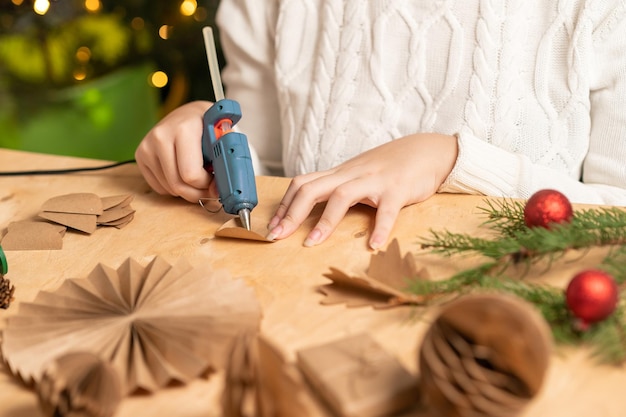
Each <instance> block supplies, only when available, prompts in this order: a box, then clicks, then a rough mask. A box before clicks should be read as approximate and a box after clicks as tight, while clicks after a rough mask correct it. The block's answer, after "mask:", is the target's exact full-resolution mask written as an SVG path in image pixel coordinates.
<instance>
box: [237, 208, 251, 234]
mask: <svg viewBox="0 0 626 417" xmlns="http://www.w3.org/2000/svg"><path fill="white" fill-rule="evenodd" d="M239 220H241V224H242V225H243V227H245V228H246V230H248V231H249V230H250V210H249V209H247V208H245V209H241V210H239Z"/></svg>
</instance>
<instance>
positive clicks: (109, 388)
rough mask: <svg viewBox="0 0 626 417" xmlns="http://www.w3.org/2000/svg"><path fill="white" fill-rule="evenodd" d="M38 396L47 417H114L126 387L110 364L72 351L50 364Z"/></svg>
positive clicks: (96, 357) (39, 387)
mask: <svg viewBox="0 0 626 417" xmlns="http://www.w3.org/2000/svg"><path fill="white" fill-rule="evenodd" d="M37 396H38V398H39V405H40V408H41V411H42V413H43V415H44V416H45V417H111V416H113V415H114V414H115V411H116V410H117V407H118V405H119V403H120V401H121V400H122V384H121V382H120V378H119V376H118V373H117V371H116V370H115V368H113V366H112V365H111V364H110V363H108V362H106V361H104V360H102V359H101V358H100V357H98V356H97V355H95V354H93V353H89V352H71V353H66V354H64V355H61V356H60V357H59V358H57V359H55V360H53V361H52V362H51V363H50V364H48V366H47V367H46V369H45V371H44V373H43V376H42V379H41V381H40V382H39V384H38V385H37Z"/></svg>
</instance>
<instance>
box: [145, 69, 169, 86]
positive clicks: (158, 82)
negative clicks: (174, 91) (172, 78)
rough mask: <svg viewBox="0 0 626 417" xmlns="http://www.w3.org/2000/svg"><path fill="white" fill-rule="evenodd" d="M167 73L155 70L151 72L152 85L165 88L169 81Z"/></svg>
mask: <svg viewBox="0 0 626 417" xmlns="http://www.w3.org/2000/svg"><path fill="white" fill-rule="evenodd" d="M168 81H169V80H168V77H167V74H166V73H165V72H163V71H155V72H153V73H152V74H150V85H152V86H153V87H156V88H163V87H165V86H166V85H167V83H168Z"/></svg>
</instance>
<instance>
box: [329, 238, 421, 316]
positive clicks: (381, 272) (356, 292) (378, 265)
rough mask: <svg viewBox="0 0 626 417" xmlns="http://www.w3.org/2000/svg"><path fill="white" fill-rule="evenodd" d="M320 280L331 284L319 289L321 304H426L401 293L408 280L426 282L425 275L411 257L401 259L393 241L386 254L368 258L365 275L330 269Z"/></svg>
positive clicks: (384, 306) (408, 294)
mask: <svg viewBox="0 0 626 417" xmlns="http://www.w3.org/2000/svg"><path fill="white" fill-rule="evenodd" d="M324 276H325V277H326V278H329V279H330V280H331V281H332V283H330V284H326V285H323V286H321V287H320V288H319V291H320V292H321V293H323V294H324V295H325V297H324V299H323V300H322V304H339V303H344V304H346V305H347V306H348V307H361V306H373V307H375V308H389V307H393V306H397V305H403V304H421V303H424V302H425V301H426V297H424V296H417V295H413V294H410V293H409V292H408V291H405V290H406V289H407V286H408V284H409V280H410V279H415V278H422V279H427V278H428V272H427V271H426V269H425V268H422V269H418V267H417V265H416V263H415V259H414V258H413V256H412V255H411V254H406V255H405V256H404V257H403V256H402V253H401V252H400V244H399V243H398V240H397V239H394V240H393V241H392V242H391V243H390V244H389V247H388V248H387V250H386V251H379V252H378V253H376V254H374V255H372V257H371V258H370V264H369V267H368V269H367V273H366V274H361V275H358V276H352V275H348V274H347V273H345V272H343V271H341V270H339V269H337V268H333V267H331V268H330V272H328V273H326V274H324Z"/></svg>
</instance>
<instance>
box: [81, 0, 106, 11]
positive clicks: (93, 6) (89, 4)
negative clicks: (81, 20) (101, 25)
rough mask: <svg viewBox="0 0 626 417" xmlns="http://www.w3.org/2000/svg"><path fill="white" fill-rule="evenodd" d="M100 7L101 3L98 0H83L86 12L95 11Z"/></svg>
mask: <svg viewBox="0 0 626 417" xmlns="http://www.w3.org/2000/svg"><path fill="white" fill-rule="evenodd" d="M101 8H102V3H100V0H85V9H87V11H88V12H91V13H95V12H97V11H99V10H100V9H101Z"/></svg>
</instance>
